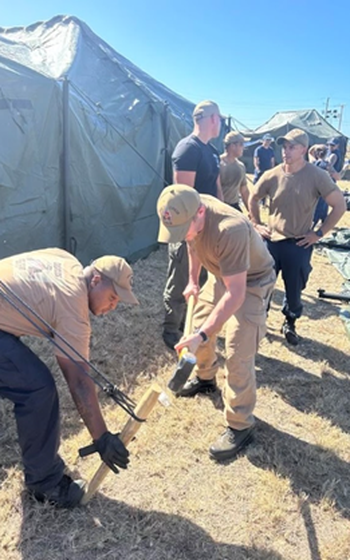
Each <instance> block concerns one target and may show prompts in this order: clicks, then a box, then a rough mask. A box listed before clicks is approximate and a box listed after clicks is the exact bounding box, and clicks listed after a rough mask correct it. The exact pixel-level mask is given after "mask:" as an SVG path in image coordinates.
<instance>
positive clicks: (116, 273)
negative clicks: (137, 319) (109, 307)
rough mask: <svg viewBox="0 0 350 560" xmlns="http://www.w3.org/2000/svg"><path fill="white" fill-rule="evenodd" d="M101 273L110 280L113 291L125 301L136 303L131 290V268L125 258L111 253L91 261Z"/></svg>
mask: <svg viewBox="0 0 350 560" xmlns="http://www.w3.org/2000/svg"><path fill="white" fill-rule="evenodd" d="M91 266H93V267H94V268H96V270H98V271H99V272H101V274H103V275H104V276H106V277H107V278H109V279H110V280H112V282H113V287H114V290H115V293H116V294H117V295H118V296H119V297H120V299H121V301H123V302H125V303H134V304H138V303H139V302H138V300H137V299H136V297H135V296H134V294H133V293H132V290H131V285H132V268H131V266H130V265H128V263H127V262H126V260H124V259H122V258H121V257H115V256H113V255H106V256H104V257H100V258H99V259H96V260H95V261H93V262H92V263H91Z"/></svg>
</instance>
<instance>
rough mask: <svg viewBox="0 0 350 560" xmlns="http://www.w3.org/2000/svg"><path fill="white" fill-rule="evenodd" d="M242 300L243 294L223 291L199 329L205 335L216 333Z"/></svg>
mask: <svg viewBox="0 0 350 560" xmlns="http://www.w3.org/2000/svg"><path fill="white" fill-rule="evenodd" d="M243 301H244V294H243V295H242V294H240V295H238V294H235V293H230V292H225V294H224V295H223V296H222V298H221V299H220V300H219V301H218V303H217V305H216V306H215V307H214V309H213V311H212V312H211V313H210V315H209V316H208V317H207V319H206V320H205V322H204V323H203V325H202V326H201V330H203V331H204V332H205V333H206V334H207V336H211V335H213V334H216V333H218V332H219V331H220V330H221V329H222V327H223V326H224V324H225V323H226V321H228V319H229V318H230V317H231V315H233V313H235V312H236V311H237V310H238V309H239V308H240V307H241V305H242V303H243Z"/></svg>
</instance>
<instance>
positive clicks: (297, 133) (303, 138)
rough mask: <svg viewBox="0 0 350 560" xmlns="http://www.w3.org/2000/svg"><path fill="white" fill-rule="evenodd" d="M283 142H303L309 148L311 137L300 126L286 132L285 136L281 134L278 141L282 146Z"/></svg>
mask: <svg viewBox="0 0 350 560" xmlns="http://www.w3.org/2000/svg"><path fill="white" fill-rule="evenodd" d="M283 142H290V143H291V144H301V145H302V146H304V148H307V147H308V145H309V137H308V135H307V134H306V132H304V131H303V130H301V129H300V128H293V130H290V131H289V132H287V134H285V135H284V136H279V138H277V140H276V143H277V144H278V145H279V146H280V145H281V144H283Z"/></svg>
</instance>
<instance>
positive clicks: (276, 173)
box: [252, 163, 338, 241]
mask: <svg viewBox="0 0 350 560" xmlns="http://www.w3.org/2000/svg"><path fill="white" fill-rule="evenodd" d="M337 188H338V187H337V186H336V184H335V183H334V182H333V181H332V179H331V178H330V176H329V174H328V173H327V172H326V171H323V170H322V169H319V168H318V167H316V166H315V165H312V164H311V163H306V165H305V166H304V167H303V168H302V169H301V170H300V171H297V173H285V172H284V170H283V165H278V166H277V167H274V168H273V169H271V170H269V171H265V173H264V175H263V176H262V177H261V178H260V179H259V181H258V182H257V183H256V185H254V187H253V191H252V193H253V194H256V195H257V196H258V197H259V198H264V197H265V196H269V198H270V210H269V227H270V230H271V240H272V241H280V240H281V239H288V238H292V237H300V236H302V235H305V234H306V233H307V232H308V231H310V229H311V225H312V219H313V215H314V210H315V206H316V204H317V201H318V199H319V197H320V196H322V197H323V198H325V197H326V196H328V195H329V194H330V193H331V192H333V191H334V190H335V189H337Z"/></svg>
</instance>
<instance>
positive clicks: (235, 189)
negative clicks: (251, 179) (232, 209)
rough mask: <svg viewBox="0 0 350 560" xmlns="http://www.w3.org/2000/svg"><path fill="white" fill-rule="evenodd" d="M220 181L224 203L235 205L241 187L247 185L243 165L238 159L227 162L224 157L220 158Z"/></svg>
mask: <svg viewBox="0 0 350 560" xmlns="http://www.w3.org/2000/svg"><path fill="white" fill-rule="evenodd" d="M220 181H221V187H222V192H223V194H224V201H225V202H226V203H227V204H237V203H238V202H239V193H240V190H241V188H242V187H244V186H246V185H247V178H246V170H245V165H244V163H242V162H241V161H239V160H238V159H236V160H235V161H233V162H228V161H227V160H226V157H225V156H224V155H222V156H221V157H220Z"/></svg>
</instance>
